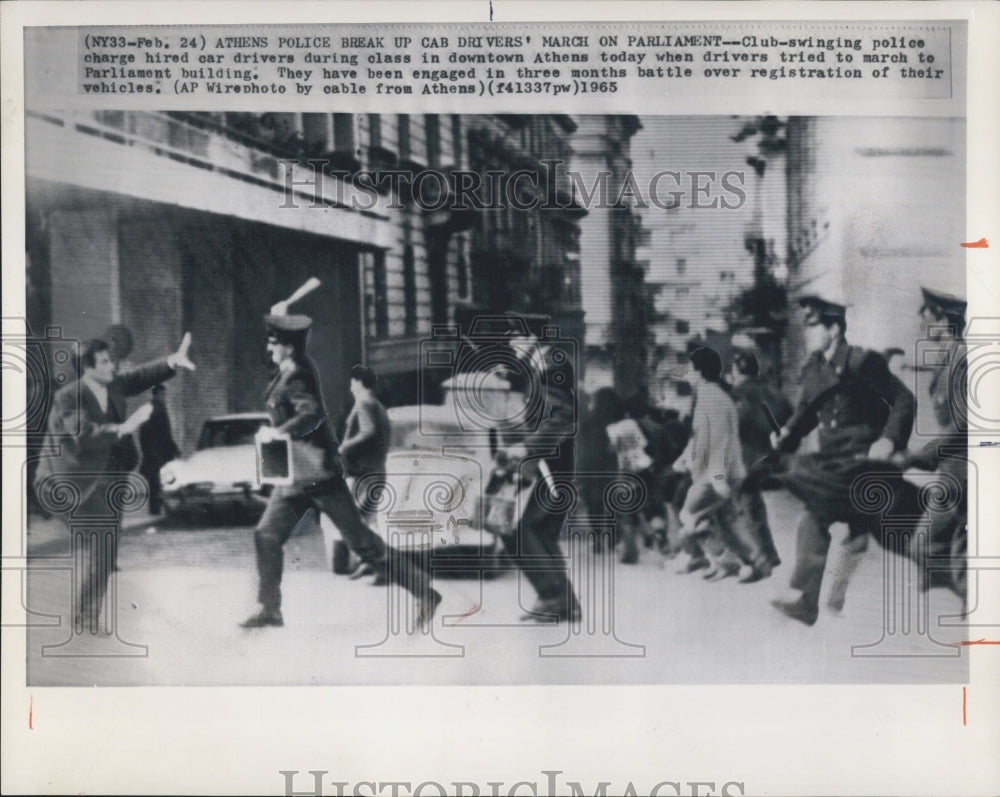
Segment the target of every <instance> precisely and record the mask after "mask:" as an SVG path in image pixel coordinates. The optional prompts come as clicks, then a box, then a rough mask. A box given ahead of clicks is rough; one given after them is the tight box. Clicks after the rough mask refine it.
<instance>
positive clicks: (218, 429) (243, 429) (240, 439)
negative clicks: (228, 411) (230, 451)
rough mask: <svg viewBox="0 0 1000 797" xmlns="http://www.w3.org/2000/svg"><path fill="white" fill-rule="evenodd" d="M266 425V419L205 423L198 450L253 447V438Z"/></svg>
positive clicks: (233, 419) (235, 419)
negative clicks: (223, 447) (221, 447)
mask: <svg viewBox="0 0 1000 797" xmlns="http://www.w3.org/2000/svg"><path fill="white" fill-rule="evenodd" d="M264 423H265V419H264V418H227V419H226V420H211V421H205V425H204V426H203V427H202V429H201V437H200V438H199V439H198V450H199V451H200V450H201V449H203V448H218V447H219V446H243V445H253V437H254V435H255V434H256V433H257V430H258V429H259V428H260V427H261V425H263V424H264Z"/></svg>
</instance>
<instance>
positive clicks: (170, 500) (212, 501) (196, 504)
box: [160, 488, 267, 512]
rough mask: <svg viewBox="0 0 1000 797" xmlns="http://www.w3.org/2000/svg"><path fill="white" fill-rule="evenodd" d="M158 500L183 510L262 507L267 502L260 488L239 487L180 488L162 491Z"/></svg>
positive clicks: (173, 508) (175, 508)
mask: <svg viewBox="0 0 1000 797" xmlns="http://www.w3.org/2000/svg"><path fill="white" fill-rule="evenodd" d="M160 500H161V501H162V502H163V504H164V505H165V506H166V507H167V509H168V510H170V511H174V512H184V511H190V510H199V509H209V508H213V507H232V506H241V507H246V508H254V509H263V507H264V504H265V503H266V502H267V496H266V495H265V494H264V493H263V492H262V491H260V490H251V489H239V488H232V489H216V490H211V491H203V490H184V489H181V490H175V491H164V492H162V493H161V494H160Z"/></svg>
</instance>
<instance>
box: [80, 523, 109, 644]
mask: <svg viewBox="0 0 1000 797" xmlns="http://www.w3.org/2000/svg"><path fill="white" fill-rule="evenodd" d="M86 533H87V534H88V535H89V536H88V537H87V538H86V539H85V540H84V541H83V545H82V547H81V551H82V553H83V562H82V563H79V564H78V565H77V566H78V567H79V566H80V564H82V567H81V568H80V570H81V584H80V594H79V598H78V600H77V605H76V609H75V611H74V622H76V624H77V626H78V627H80V630H82V631H86V630H87V629H89V630H90V631H91V633H96V632H97V630H98V627H99V623H100V617H101V609H102V608H103V605H104V597H105V595H106V594H107V590H108V580H109V579H110V578H111V573H112V572H113V571H114V570H115V569H116V566H117V562H118V529H117V527H111V526H109V527H108V528H106V529H105V528H100V529H97V530H94V531H89V532H86Z"/></svg>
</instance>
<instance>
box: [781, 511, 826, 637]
mask: <svg viewBox="0 0 1000 797" xmlns="http://www.w3.org/2000/svg"><path fill="white" fill-rule="evenodd" d="M829 550H830V524H829V522H828V521H826V520H824V519H823V518H821V517H819V516H817V515H816V513H814V512H813V511H812V510H809V509H807V510H806V513H805V515H804V516H803V517H802V521H801V522H800V523H799V532H798V537H797V539H796V541H795V570H794V572H793V573H792V581H791V586H792V588H793V589H796V590H798V591H799V592H801V596H800V597H799V599H798V600H795V601H785V600H776V601H772V603H773V605H774V606H775V607H776V608H778V609H780V610H781V611H782V612H784V613H785V614H787V615H788V616H789V617H792V618H794V619H796V620H800V621H802V622H804V623H805V624H806V625H812V624H813V623H815V622H816V618H817V616H818V614H819V591H820V588H821V587H822V585H823V571H824V570H825V569H826V556H827V553H828V552H829Z"/></svg>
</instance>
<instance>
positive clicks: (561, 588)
mask: <svg viewBox="0 0 1000 797" xmlns="http://www.w3.org/2000/svg"><path fill="white" fill-rule="evenodd" d="M565 519H566V513H565V512H549V511H547V510H546V509H545V508H544V507H542V506H541V505H540V504H539V503H538V500H537V499H536V498H535V496H534V495H533V496H532V497H531V502H530V503H529V504H528V507H527V509H525V512H524V515H523V516H522V518H521V523H520V528H519V529H518V533H517V534H516V535H513V536H505V537H504V538H503V543H504V546H505V547H506V549H507V553H508V554H509V555H510V557H511V559H512V560H513V561H514V563H515V564H516V565H517V566H518V568H520V569H521V571H522V572H523V573H524V575H525V577H526V578H527V579H528V581H529V582H531V585H532V586H533V587H534V588H535V591H536V592H537V593H538V603H537V604H536V606H535V610H534V611H535V613H551V614H555V615H556V616H558V617H560V618H563V619H565V618H567V617H568V618H575V617H577V616H578V615H579V610H580V606H579V603H578V601H577V599H576V596H575V595H574V594H573V587H572V585H571V584H570V581H569V577H568V576H567V567H568V565H567V562H566V558H565V557H564V556H563V553H562V549H561V548H560V546H559V535H560V532H561V531H562V526H563V522H564V521H565ZM531 616H534V615H531ZM529 617H530V616H529V615H526V618H529Z"/></svg>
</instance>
